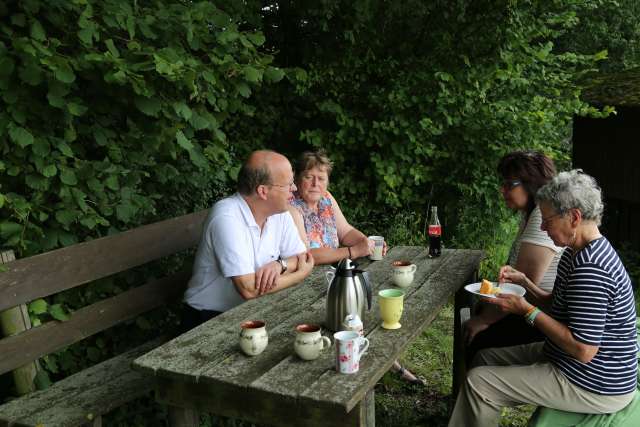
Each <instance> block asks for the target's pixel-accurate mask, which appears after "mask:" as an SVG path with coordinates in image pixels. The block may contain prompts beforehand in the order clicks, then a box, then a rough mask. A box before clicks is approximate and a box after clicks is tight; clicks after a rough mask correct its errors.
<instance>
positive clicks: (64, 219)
mask: <svg viewBox="0 0 640 427" xmlns="http://www.w3.org/2000/svg"><path fill="white" fill-rule="evenodd" d="M76 217H77V215H76V212H75V211H72V210H69V209H61V210H58V211H56V220H57V221H58V222H59V223H60V224H62V225H64V226H65V227H68V226H69V225H71V223H73V222H74V221H75V220H76Z"/></svg>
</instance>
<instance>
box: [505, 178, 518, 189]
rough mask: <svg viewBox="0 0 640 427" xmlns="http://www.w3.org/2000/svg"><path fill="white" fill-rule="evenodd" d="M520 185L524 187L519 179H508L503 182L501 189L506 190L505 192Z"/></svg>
mask: <svg viewBox="0 0 640 427" xmlns="http://www.w3.org/2000/svg"><path fill="white" fill-rule="evenodd" d="M518 185H522V181H520V180H517V179H506V180H504V181H502V185H501V186H500V187H501V188H504V189H505V190H513V189H514V188H516V187H517V186H518Z"/></svg>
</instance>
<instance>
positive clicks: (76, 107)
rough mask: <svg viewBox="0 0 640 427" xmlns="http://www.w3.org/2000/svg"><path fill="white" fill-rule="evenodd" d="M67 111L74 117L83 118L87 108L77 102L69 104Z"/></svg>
mask: <svg viewBox="0 0 640 427" xmlns="http://www.w3.org/2000/svg"><path fill="white" fill-rule="evenodd" d="M67 109H68V110H69V113H71V114H72V115H74V116H82V115H83V114H84V113H86V112H87V107H85V106H84V105H82V104H78V103H75V102H69V103H68V104H67Z"/></svg>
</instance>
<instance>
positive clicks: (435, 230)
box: [429, 225, 442, 236]
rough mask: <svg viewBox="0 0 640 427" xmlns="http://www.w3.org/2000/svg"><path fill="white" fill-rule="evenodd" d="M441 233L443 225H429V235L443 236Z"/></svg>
mask: <svg viewBox="0 0 640 427" xmlns="http://www.w3.org/2000/svg"><path fill="white" fill-rule="evenodd" d="M441 235H442V226H440V225H430V226H429V236H441Z"/></svg>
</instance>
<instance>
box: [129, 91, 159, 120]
mask: <svg viewBox="0 0 640 427" xmlns="http://www.w3.org/2000/svg"><path fill="white" fill-rule="evenodd" d="M134 103H135V104H136V107H138V110H140V111H142V112H143V113H144V114H146V115H147V116H152V117H158V113H159V112H160V110H161V109H162V104H161V103H160V101H159V100H158V99H157V98H145V97H142V96H139V97H136V98H135V100H134Z"/></svg>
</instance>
